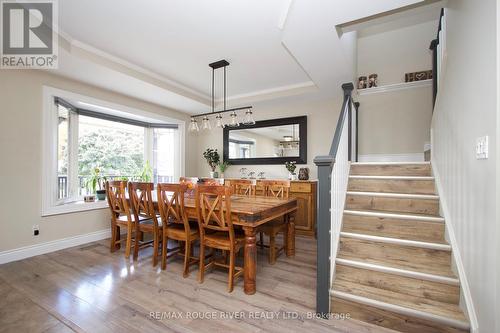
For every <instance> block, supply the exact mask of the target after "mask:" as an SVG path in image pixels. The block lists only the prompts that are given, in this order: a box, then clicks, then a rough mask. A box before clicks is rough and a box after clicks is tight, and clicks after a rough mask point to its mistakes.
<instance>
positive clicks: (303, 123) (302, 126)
mask: <svg viewBox="0 0 500 333" xmlns="http://www.w3.org/2000/svg"><path fill="white" fill-rule="evenodd" d="M295 124H298V125H299V138H300V143H299V156H297V157H257V158H231V159H230V158H229V132H230V131H233V130H242V129H250V128H261V127H270V126H282V125H295ZM223 140H224V142H223V144H224V148H223V158H224V162H229V163H230V164H234V165H247V164H248V165H253V164H285V162H297V164H307V116H301V117H290V118H279V119H269V120H260V121H257V122H255V125H240V126H238V127H228V126H226V127H224V135H223Z"/></svg>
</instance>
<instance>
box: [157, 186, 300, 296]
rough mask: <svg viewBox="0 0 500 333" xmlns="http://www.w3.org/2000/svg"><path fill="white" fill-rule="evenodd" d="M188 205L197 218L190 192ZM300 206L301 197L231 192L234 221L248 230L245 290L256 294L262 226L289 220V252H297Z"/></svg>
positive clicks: (187, 207)
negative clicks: (260, 229)
mask: <svg viewBox="0 0 500 333" xmlns="http://www.w3.org/2000/svg"><path fill="white" fill-rule="evenodd" d="M153 201H154V203H155V205H156V206H157V204H158V202H157V196H156V191H155V192H153ZM184 206H185V208H186V213H187V216H188V218H189V219H192V220H197V218H198V216H197V213H196V207H195V199H194V197H193V196H192V195H186V196H185V199H184ZM296 210H297V199H295V198H289V199H280V198H274V197H263V196H253V197H248V196H243V195H236V194H234V195H232V196H231V214H232V222H233V225H235V226H240V227H241V228H242V229H243V231H244V232H245V247H244V275H243V279H244V291H245V294H248V295H252V294H255V290H256V280H257V244H256V234H257V232H258V231H257V229H258V227H259V226H261V225H263V224H265V223H268V222H270V221H272V220H274V219H276V218H280V217H283V218H284V221H285V223H286V224H287V235H286V237H287V239H286V242H285V244H286V247H285V252H286V256H288V257H290V256H294V255H295V218H294V213H295V211H296Z"/></svg>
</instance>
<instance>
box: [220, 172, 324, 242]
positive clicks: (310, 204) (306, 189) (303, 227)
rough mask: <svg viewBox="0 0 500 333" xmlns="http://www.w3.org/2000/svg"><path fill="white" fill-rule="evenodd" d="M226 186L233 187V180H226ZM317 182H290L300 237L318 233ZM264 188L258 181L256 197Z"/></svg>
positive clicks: (296, 228)
mask: <svg viewBox="0 0 500 333" xmlns="http://www.w3.org/2000/svg"><path fill="white" fill-rule="evenodd" d="M224 184H225V185H231V179H225V180H224ZM316 189H317V181H316V180H292V181H291V182H290V197H292V198H296V199H297V205H298V208H297V212H296V214H295V231H296V233H297V234H299V235H307V236H314V235H315V232H316ZM262 191H263V186H262V185H261V184H260V182H259V180H256V195H261V194H262Z"/></svg>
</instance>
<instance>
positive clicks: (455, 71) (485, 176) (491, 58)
mask: <svg viewBox="0 0 500 333" xmlns="http://www.w3.org/2000/svg"><path fill="white" fill-rule="evenodd" d="M448 5H449V10H448V16H447V21H448V25H447V31H448V34H447V54H448V58H447V65H446V73H445V75H444V76H443V85H442V86H441V89H440V91H439V93H438V97H437V101H436V108H435V111H434V116H433V119H432V137H433V138H432V145H433V147H432V149H433V151H432V153H433V156H432V162H433V169H434V172H435V173H436V176H438V179H437V180H438V181H439V182H440V184H441V192H440V193H439V194H440V195H441V200H442V207H443V211H444V213H445V218H446V223H447V228H448V230H449V232H450V236H451V237H450V240H451V241H452V244H453V243H454V244H455V245H456V249H457V250H458V254H459V256H460V258H461V261H462V264H463V269H464V273H465V276H463V277H462V278H463V280H462V286H464V285H465V286H467V285H468V287H469V289H470V294H471V296H472V302H473V304H474V308H475V313H476V314H477V318H478V322H479V331H480V332H500V320H499V317H498V313H499V312H498V311H499V308H498V305H500V299H499V298H498V297H499V294H500V289H499V288H500V275H499V274H500V267H499V261H498V258H499V256H500V245H499V244H500V239H499V237H498V236H499V232H500V231H499V229H500V221H499V216H498V215H497V214H498V213H497V211H496V207H498V206H499V204H500V203H499V193H498V192H497V191H496V181H497V179H498V176H499V164H498V163H497V161H498V156H496V154H497V151H498V150H497V147H496V144H497V142H498V137H497V135H498V132H496V130H497V128H496V124H497V121H498V119H497V118H496V117H497V116H498V115H497V108H498V100H497V93H498V86H497V81H496V80H495V79H490V80H488V78H492V75H494V73H497V66H498V63H497V58H496V52H497V47H496V43H497V36H496V31H497V30H496V19H497V18H496V6H498V3H497V1H495V0H485V1H481V5H480V6H478V5H477V3H476V2H474V1H466V0H455V1H449V2H448ZM478 85H479V87H478ZM485 135H488V136H489V154H490V155H489V158H488V159H486V160H477V159H476V157H475V144H476V138H478V137H481V136H485ZM456 254H457V253H455V256H456ZM495 295H496V297H497V299H496V300H495Z"/></svg>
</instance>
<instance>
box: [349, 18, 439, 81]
mask: <svg viewBox="0 0 500 333" xmlns="http://www.w3.org/2000/svg"><path fill="white" fill-rule="evenodd" d="M437 27H438V23H437V22H436V21H430V22H426V23H421V24H417V25H413V26H409V27H406V28H401V29H396V30H391V31H386V32H382V33H378V34H372V35H367V36H363V35H362V34H361V35H360V38H358V76H361V75H365V76H368V75H370V74H372V73H375V74H378V80H379V85H387V84H392V83H399V82H404V81H405V73H408V72H417V71H423V70H429V69H432V58H431V52H430V51H429V45H430V43H431V40H433V39H434V38H436V32H437Z"/></svg>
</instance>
